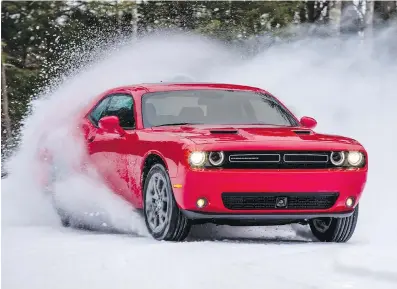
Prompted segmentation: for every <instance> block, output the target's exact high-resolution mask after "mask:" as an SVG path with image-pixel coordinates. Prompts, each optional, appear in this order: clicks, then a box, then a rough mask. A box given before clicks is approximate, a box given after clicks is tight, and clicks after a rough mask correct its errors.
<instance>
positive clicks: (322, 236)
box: [309, 204, 359, 243]
mask: <svg viewBox="0 0 397 289" xmlns="http://www.w3.org/2000/svg"><path fill="white" fill-rule="evenodd" d="M358 207H359V206H358V204H357V206H356V208H355V210H354V213H353V214H352V215H351V216H350V217H346V218H319V219H313V220H310V221H309V225H310V229H311V231H312V233H313V235H314V236H315V237H316V238H317V239H318V240H319V241H321V242H336V243H345V242H347V241H349V239H350V238H351V237H352V236H353V233H354V231H355V229H356V225H357V220H358ZM319 220H322V221H325V222H327V223H328V226H327V227H328V228H327V229H325V230H320V229H319V226H318V225H317V224H316V222H318V221H319Z"/></svg>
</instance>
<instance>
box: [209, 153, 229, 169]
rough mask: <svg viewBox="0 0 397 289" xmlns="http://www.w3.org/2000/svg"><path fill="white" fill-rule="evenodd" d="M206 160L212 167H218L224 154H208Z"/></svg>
mask: <svg viewBox="0 0 397 289" xmlns="http://www.w3.org/2000/svg"><path fill="white" fill-rule="evenodd" d="M208 160H209V161H210V163H211V165H213V166H220V165H221V164H222V163H223V161H224V160H225V154H224V153H223V152H210V155H209V156H208Z"/></svg>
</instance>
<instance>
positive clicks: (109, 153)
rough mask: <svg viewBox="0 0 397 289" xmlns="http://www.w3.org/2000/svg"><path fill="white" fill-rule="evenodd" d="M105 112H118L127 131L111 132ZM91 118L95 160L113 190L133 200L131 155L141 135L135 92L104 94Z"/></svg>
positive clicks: (90, 148)
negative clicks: (105, 125)
mask: <svg viewBox="0 0 397 289" xmlns="http://www.w3.org/2000/svg"><path fill="white" fill-rule="evenodd" d="M105 116H117V117H118V118H119V122H120V126H121V127H122V128H123V129H124V130H125V132H126V133H125V134H124V135H120V134H118V133H116V132H115V133H109V132H108V131H105V130H103V129H102V128H100V127H99V125H98V124H99V121H100V119H101V118H103V117H105ZM87 121H88V122H89V125H88V126H89V128H88V130H86V133H85V135H86V139H87V148H88V153H89V156H90V160H91V163H92V164H93V165H94V166H95V168H96V170H97V172H98V173H99V174H100V176H101V177H102V178H103V180H104V181H105V182H106V184H107V185H108V187H109V188H110V189H111V190H112V191H114V192H115V193H117V194H119V195H122V196H123V197H125V198H126V199H128V200H131V198H132V193H131V187H130V186H131V184H130V175H129V167H130V166H129V159H128V155H129V154H130V153H131V146H134V143H135V142H136V138H137V137H136V133H135V118H134V101H133V97H132V95H130V94H127V93H117V94H111V95H109V96H107V97H105V98H103V99H102V100H101V101H100V102H99V103H98V104H97V106H96V107H95V108H94V109H93V110H92V111H91V113H90V114H89V115H88V119H87Z"/></svg>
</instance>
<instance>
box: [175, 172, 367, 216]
mask: <svg viewBox="0 0 397 289" xmlns="http://www.w3.org/2000/svg"><path fill="white" fill-rule="evenodd" d="M366 180H367V170H366V169H365V168H364V169H359V170H327V169H325V170H308V169H305V170H266V171H264V170H261V171H258V170H255V171H252V170H221V171H217V170H191V169H186V170H183V171H181V173H180V174H179V176H178V177H175V178H171V182H172V185H173V190H174V195H175V199H176V202H177V204H178V206H179V207H180V208H181V209H182V210H183V211H184V212H185V214H186V215H187V216H188V217H189V218H192V219H214V218H233V219H235V218H237V219H244V218H251V219H255V218H262V219H263V218H264V219H269V218H270V219H271V218H274V219H291V218H292V219H308V218H314V217H316V216H320V215H321V216H323V217H326V216H331V215H332V216H334V217H337V216H338V214H339V215H340V214H342V215H340V216H344V214H347V215H346V216H348V215H349V214H350V213H351V212H352V208H349V207H347V206H346V203H345V202H346V199H347V198H348V197H353V198H354V199H355V205H356V204H357V203H358V202H359V200H360V197H361V194H362V191H363V189H364V187H365V184H366ZM224 192H236V193H241V194H244V192H247V194H248V192H249V193H263V194H266V193H272V194H275V193H276V194H280V196H282V195H283V193H284V194H286V193H297V194H299V193H300V192H306V193H308V192H310V193H319V194H321V193H329V192H337V193H338V197H337V199H336V202H335V203H334V205H333V206H332V207H330V208H327V209H302V208H300V209H288V208H286V209H281V208H267V209H248V210H247V209H244V210H240V209H238V210H235V209H228V208H226V207H225V205H224V203H223V200H222V193H224ZM199 198H205V199H206V200H207V205H206V206H205V207H204V208H198V207H197V205H196V202H197V199H199ZM313 216H314V217H313Z"/></svg>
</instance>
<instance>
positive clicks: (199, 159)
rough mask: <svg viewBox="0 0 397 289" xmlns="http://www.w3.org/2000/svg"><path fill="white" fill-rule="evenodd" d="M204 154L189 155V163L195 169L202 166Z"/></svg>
mask: <svg viewBox="0 0 397 289" xmlns="http://www.w3.org/2000/svg"><path fill="white" fill-rule="evenodd" d="M205 158H206V154H205V152H192V153H190V155H189V162H190V164H191V165H193V166H195V167H199V166H202V165H204V163H205Z"/></svg>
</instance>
